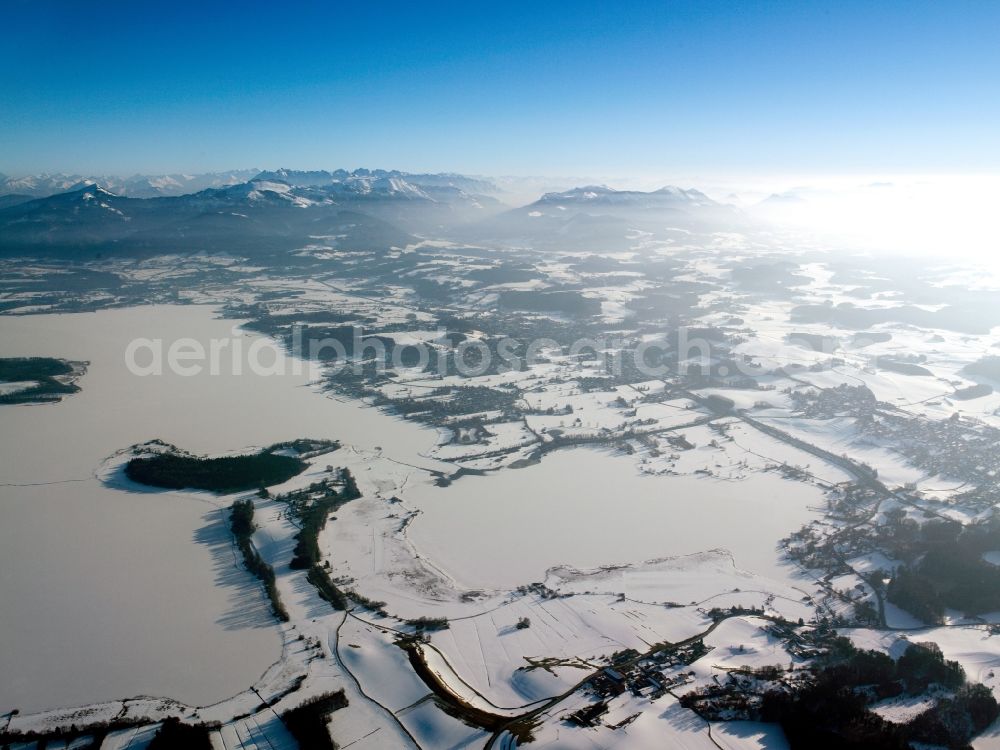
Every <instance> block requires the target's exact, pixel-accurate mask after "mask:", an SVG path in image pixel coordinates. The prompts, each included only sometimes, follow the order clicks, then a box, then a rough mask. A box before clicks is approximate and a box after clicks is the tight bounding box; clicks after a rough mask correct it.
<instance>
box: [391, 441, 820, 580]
mask: <svg viewBox="0 0 1000 750" xmlns="http://www.w3.org/2000/svg"><path fill="white" fill-rule="evenodd" d="M406 500H407V502H408V503H409V504H411V505H413V506H414V507H416V508H419V509H420V510H421V511H422V512H421V513H420V515H418V516H417V517H416V518H415V519H414V520H413V522H412V523H411V524H410V526H409V528H408V537H409V539H410V541H411V542H412V543H413V544H414V546H415V547H416V548H417V550H418V551H419V552H420V554H421V555H423V556H426V557H429V558H431V559H433V560H434V561H435V563H436V564H438V565H439V566H440V567H441V568H443V569H444V570H445V571H447V572H448V574H449V575H451V576H452V577H454V578H455V580H456V581H458V582H459V583H460V584H461V585H463V586H466V587H468V588H508V587H513V586H517V585H519V584H524V583H530V582H532V581H541V580H542V579H543V578H544V577H545V571H546V569H548V568H550V567H552V566H556V565H572V566H574V567H578V568H592V567H596V566H600V565H609V564H620V563H629V562H638V561H642V560H647V559H653V558H660V557H670V556H676V555H687V554H691V553H694V552H701V551H705V550H710V549H716V548H723V549H727V550H729V551H730V552H731V553H732V554H733V557H734V559H735V562H736V566H737V567H739V568H742V569H743V570H747V571H750V572H752V573H756V574H759V575H763V576H767V577H769V578H773V579H775V580H778V581H789V582H795V578H796V575H795V570H794V569H793V568H792V567H791V566H789V565H788V564H786V563H783V562H781V561H780V560H779V558H778V553H777V552H776V550H775V546H776V544H777V542H778V540H779V539H781V538H782V537H785V536H788V534H789V533H790V532H792V531H794V530H796V529H798V528H799V527H800V526H801V525H802V524H805V523H807V522H808V521H810V520H812V519H813V518H815V517H816V514H815V513H814V512H813V511H812V510H810V508H815V507H817V506H821V505H822V504H823V503H824V498H823V494H822V492H821V491H820V490H819V489H818V488H816V487H814V486H813V485H809V484H804V483H802V482H792V481H788V480H787V479H783V478H782V477H781V476H779V475H777V474H774V473H768V474H752V475H751V476H750V477H748V478H747V479H744V480H742V481H723V480H718V479H712V478H702V477H695V476H690V475H678V476H650V475H648V474H642V473H641V472H640V471H639V470H638V468H637V467H636V465H635V461H634V459H632V458H630V457H628V456H622V455H616V454H612V453H611V452H608V451H600V450H594V449H588V448H577V449H571V450H560V451H556V452H554V453H550V454H548V455H546V456H545V457H544V458H543V459H542V460H541V462H540V463H538V464H534V465H532V466H528V467H526V468H524V469H511V470H506V471H502V472H499V473H497V474H492V475H487V476H468V477H462V478H461V479H459V480H457V481H456V482H454V483H452V484H451V485H449V486H447V487H444V488H440V487H435V486H432V485H429V484H423V485H417V486H414V487H412V488H411V489H409V490H408V491H407V493H406ZM797 582H798V583H801V580H798V581H797Z"/></svg>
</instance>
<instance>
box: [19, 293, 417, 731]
mask: <svg viewBox="0 0 1000 750" xmlns="http://www.w3.org/2000/svg"><path fill="white" fill-rule="evenodd" d="M233 336H235V337H238V338H242V339H244V343H245V344H249V343H250V342H252V341H254V340H257V339H259V338H261V337H259V336H257V335H255V334H251V333H246V332H243V331H240V330H239V329H238V328H236V327H235V325H234V323H233V321H227V320H218V319H216V318H215V311H214V309H213V308H211V307H204V306H156V307H154V306H150V307H139V308H127V309H121V310H108V311H102V312H97V313H81V314H73V315H38V316H30V317H19V318H13V317H0V353H2V356H5V357H13V356H53V357H62V358H67V359H74V360H88V361H89V362H90V367H89V369H88V372H87V374H86V375H85V376H84V377H83V378H82V379H81V380H80V381H79V382H78V384H79V385H80V386H81V388H82V391H81V392H80V393H77V394H74V395H72V396H70V397H68V398H67V399H66V400H64V401H63V402H62V403H59V404H54V405H31V406H2V407H0V601H3V606H2V607H0V633H2V636H3V637H2V640H0V675H2V678H0V712H5V711H7V710H9V709H12V708H19V709H20V710H21V711H35V710H40V709H44V708H48V707H55V706H72V705H80V704H85V703H90V702H95V701H101V700H110V699H115V698H125V697H131V696H135V695H140V694H144V695H158V696H168V697H171V698H175V699H177V700H180V701H183V702H185V703H190V704H194V705H205V704H208V703H212V702H215V701H218V700H221V699H224V698H226V697H228V696H230V695H232V694H235V693H237V692H240V691H241V690H244V689H246V688H247V687H249V686H250V685H251V684H252V683H253V682H254V681H255V680H256V679H257V678H258V677H259V676H260V675H261V673H262V672H263V671H264V670H265V669H266V668H267V667H268V666H269V665H270V664H271V663H272V662H274V661H275V660H277V659H278V658H279V657H280V650H281V645H280V638H279V634H278V631H277V628H276V627H275V626H274V624H273V621H272V619H271V618H270V616H269V614H268V609H267V605H266V603H265V602H264V600H263V597H262V595H261V594H260V593H259V589H258V587H257V584H256V582H255V581H254V580H253V579H252V578H250V577H249V575H248V574H246V573H245V572H243V571H242V570H241V569H239V568H238V567H237V566H236V564H235V561H234V557H233V554H232V549H231V546H230V542H229V535H228V530H227V529H226V526H225V522H224V518H223V515H222V513H221V512H220V510H219V508H218V507H217V506H216V505H215V504H213V503H212V502H206V501H204V500H199V499H198V498H197V497H194V496H191V495H184V494H178V493H136V492H126V491H124V490H118V489H113V488H109V487H106V486H104V485H103V484H101V483H100V482H99V481H98V480H97V479H96V478H95V477H94V471H95V469H97V468H98V466H99V465H100V464H101V462H102V461H103V460H104V459H105V458H107V457H108V456H109V455H111V454H112V453H114V452H115V451H117V450H120V449H122V448H126V447H128V446H129V445H132V444H134V443H137V442H141V441H145V440H150V439H152V438H162V439H163V440H166V441H168V442H170V443H174V444H176V445H178V446H179V447H181V448H184V449H186V450H190V451H193V452H196V453H218V452H224V451H232V450H238V449H241V448H245V447H249V446H255V445H268V444H271V443H274V442H278V441H281V440H287V439H292V438H296V437H316V438H336V439H340V440H342V441H344V442H347V443H353V444H356V445H359V446H361V447H367V448H373V447H375V446H381V447H383V448H384V449H385V451H386V453H387V454H388V455H391V456H393V457H394V458H397V459H400V460H404V461H412V462H414V463H421V462H422V463H427V462H426V461H422V459H420V456H419V454H420V452H421V451H424V450H427V449H428V448H430V447H431V446H432V445H433V444H434V442H435V438H436V433H434V432H433V431H431V430H426V429H423V428H421V427H419V426H417V425H415V424H412V423H408V422H403V421H401V420H397V419H393V418H392V417H389V416H387V415H385V414H382V413H380V412H378V411H377V410H375V409H370V408H362V407H359V406H358V405H357V404H356V403H347V402H341V401H337V400H335V399H330V398H325V397H323V396H322V395H321V394H319V393H317V392H316V390H315V389H313V388H311V387H309V385H308V383H309V382H310V373H309V372H308V369H307V368H304V369H305V370H306V371H304V372H302V373H301V374H298V375H296V374H286V375H272V376H262V375H254V374H252V373H251V372H249V370H248V369H246V368H244V374H242V375H235V374H233V372H232V368H231V367H227V366H224V367H222V368H221V370H220V374H218V375H212V374H210V373H209V372H207V371H206V372H203V373H202V374H201V375H198V376H194V377H182V376H180V375H177V374H169V373H168V374H164V375H162V376H147V377H139V376H136V375H134V374H132V373H131V372H129V370H128V369H127V367H126V365H125V356H124V354H125V350H126V347H127V345H128V343H129V342H130V341H131V340H133V339H135V338H137V337H146V338H150V339H157V338H159V339H163V340H164V342H165V344H166V345H169V343H170V342H171V341H174V340H176V339H178V338H182V337H192V338H195V339H197V340H199V341H201V342H202V343H203V345H204V346H205V347H206V349H208V347H209V341H210V340H211V339H222V338H228V337H233ZM139 359H140V360H142V359H143V358H142V357H140V358H139ZM147 359H148V358H147ZM261 360H262V361H266V362H268V363H269V362H270V361H271V360H270V359H269V358H268V357H267V356H265V355H262V356H261ZM223 361H224V362H225V361H227V360H225V358H223ZM286 369H289V370H290V369H291V368H286ZM19 485H26V486H19ZM229 502H230V500H229V499H226V498H223V499H222V500H221V501H220V502H219V505H220V506H228V504H229Z"/></svg>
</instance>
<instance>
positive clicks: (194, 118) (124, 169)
mask: <svg viewBox="0 0 1000 750" xmlns="http://www.w3.org/2000/svg"><path fill="white" fill-rule="evenodd" d="M998 39H1000V3H997V2H989V1H984V2H963V1H961V0H954V1H952V2H937V3H928V2H920V0H910V2H899V3H895V2H875V1H874V0H869V1H868V2H851V1H850V0H841V1H840V2H829V3H825V2H807V1H806V0H800V1H798V2H728V3H726V2H669V1H666V2H657V3H633V2H606V3H594V2H587V1H584V0H581V1H579V2H572V3H570V2H567V3H561V2H552V3H537V2H536V3H517V2H504V3H496V2H479V3H476V2H462V3H420V2H410V3H399V4H396V3H392V2H355V3H338V2H284V3H278V2H267V3H255V2H242V3H232V4H228V5H226V6H225V7H223V4H222V3H210V2H204V1H203V2H198V3H189V2H157V1H156V0H142V1H130V2H116V1H114V0H101V1H100V2H80V1H79V0H74V1H73V2H46V1H45V0H5V2H4V5H3V20H2V22H0V71H2V72H0V172H5V173H8V174H21V173H26V172H34V171H41V170H62V171H76V172H84V173H132V172H151V171H152V172H160V171H187V172H191V171H207V170H214V169H223V168H237V167H251V166H259V167H277V166H290V167H299V168H334V167H339V166H345V167H356V166H382V167H395V168H400V169H407V170H433V171H442V170H454V171H463V172H472V173H483V174H555V175H560V174H562V175H575V174H613V175H653V174H655V175H659V174H663V175H669V174H675V173H694V172H698V173H702V174H706V175H728V174H755V175H767V174H777V173H783V174H789V173H810V174H817V173H840V172H854V173H862V172H922V173H934V172H949V173H956V172H983V171H986V172H991V171H998V170H1000V44H998V43H997V40H998Z"/></svg>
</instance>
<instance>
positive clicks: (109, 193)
mask: <svg viewBox="0 0 1000 750" xmlns="http://www.w3.org/2000/svg"><path fill="white" fill-rule="evenodd" d="M202 185H208V187H203V188H201V189H195V188H197V187H199V186H202ZM2 190H3V191H6V194H3V195H0V253H2V254H4V255H8V256H10V255H32V254H45V255H57V256H65V257H77V256H80V257H89V256H90V255H92V254H95V253H101V254H115V255H126V256H128V255H150V254H161V253H191V252H227V253H232V254H235V255H254V256H268V255H276V256H279V257H280V256H281V255H283V254H287V253H288V252H290V251H294V250H301V249H302V248H304V247H308V246H310V245H315V244H316V243H318V242H319V243H322V244H325V245H326V246H328V247H335V248H339V249H365V250H388V249H389V248H392V247H400V248H401V247H405V246H406V245H408V244H412V243H414V242H418V241H419V240H420V239H427V238H434V239H447V240H451V241H456V242H464V243H470V244H482V243H487V244H489V243H490V242H504V243H510V242H514V243H516V244H518V245H523V246H529V247H530V246H537V247H539V248H554V249H598V248H603V249H624V248H627V247H629V246H631V245H634V244H635V242H636V240H637V239H642V238H644V237H648V238H652V239H656V238H661V239H662V238H665V237H671V236H676V235H677V233H678V232H687V231H709V230H711V231H720V230H727V229H734V228H738V227H740V226H745V225H746V224H747V221H748V220H747V218H746V217H745V216H744V215H743V214H742V213H741V212H740V211H739V210H738V209H736V208H734V207H732V206H729V205H726V204H722V203H718V202H716V201H714V200H712V199H710V198H709V197H708V196H706V195H705V194H704V193H701V192H700V191H698V190H690V189H682V188H677V187H665V188H662V189H660V190H656V191H652V192H641V191H632V190H614V189H612V188H609V187H606V186H584V187H578V188H573V189H570V190H566V191H562V192H550V193H546V194H544V195H543V196H542V197H541V198H539V199H538V200H536V201H534V202H532V203H529V204H528V205H526V206H521V207H516V208H512V207H511V206H510V205H509V204H508V203H505V202H504V201H503V198H504V197H505V195H504V192H503V191H502V190H501V188H499V187H498V186H497V184H496V183H494V182H493V181H491V180H489V179H486V178H482V177H469V176H465V175H460V174H452V173H442V174H411V173H406V172H400V171H396V170H381V169H379V170H368V169H356V170H353V171H347V170H343V169H340V170H334V171H326V170H309V171H306V170H289V169H277V170H273V171H257V170H253V171H252V173H248V172H247V171H233V172H218V173H210V174H204V175H197V176H185V175H180V176H177V175H170V176H159V177H150V176H143V177H139V176H137V177H133V178H128V179H126V180H119V179H117V178H110V179H105V178H101V179H100V180H94V179H92V178H79V176H67V175H40V176H36V177H22V178H17V179H14V178H4V179H3V181H2ZM16 191H21V192H16Z"/></svg>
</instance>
